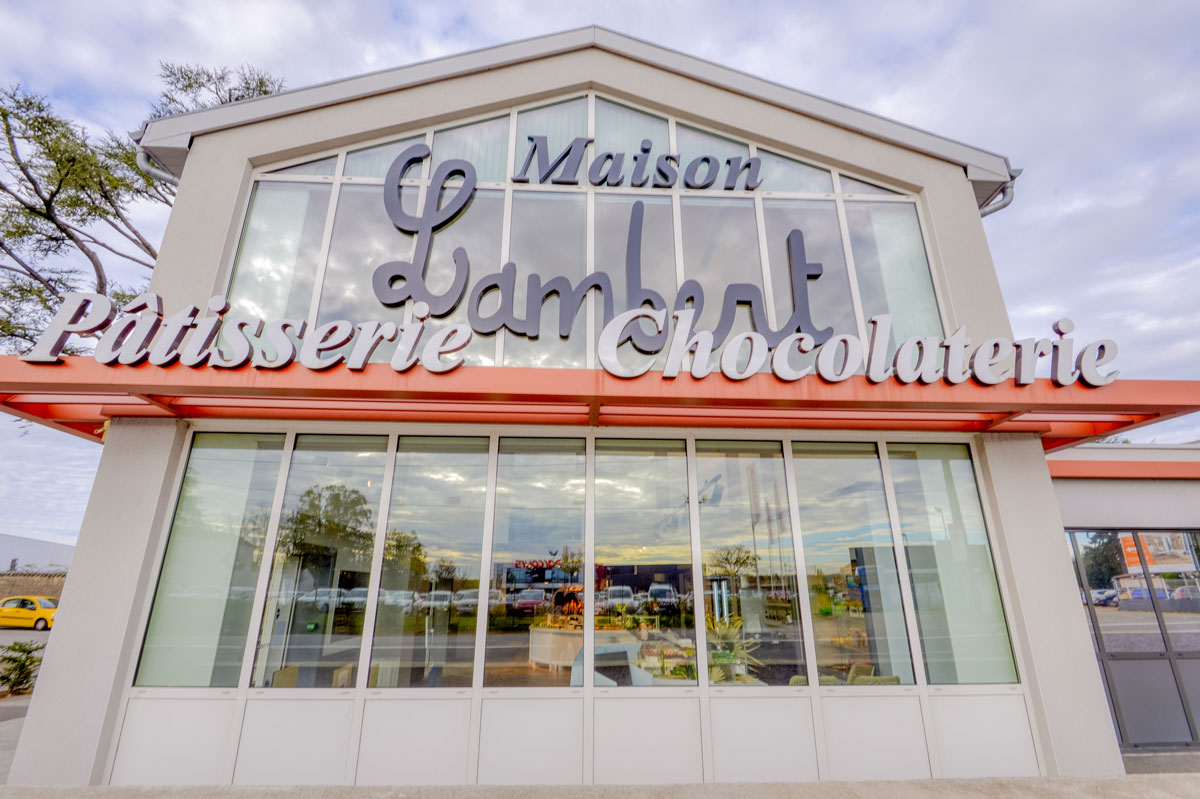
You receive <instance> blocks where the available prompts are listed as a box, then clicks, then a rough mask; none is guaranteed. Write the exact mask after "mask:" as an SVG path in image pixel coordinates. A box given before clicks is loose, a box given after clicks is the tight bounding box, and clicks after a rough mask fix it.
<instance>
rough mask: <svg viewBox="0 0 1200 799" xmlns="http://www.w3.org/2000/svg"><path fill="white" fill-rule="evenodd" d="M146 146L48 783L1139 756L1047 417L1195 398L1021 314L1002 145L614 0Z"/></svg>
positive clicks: (565, 780)
mask: <svg viewBox="0 0 1200 799" xmlns="http://www.w3.org/2000/svg"><path fill="white" fill-rule="evenodd" d="M141 146H142V148H143V150H144V151H145V152H146V153H147V154H148V155H149V156H150V157H152V158H153V159H154V160H155V162H157V163H158V164H159V165H160V166H161V167H163V168H164V169H165V170H167V171H168V172H169V173H172V174H174V175H177V176H178V177H179V179H180V183H179V192H178V197H177V200H176V203H175V207H174V210H173V213H172V216H171V219H170V222H169V225H168V228H167V232H166V235H165V238H164V241H163V244H162V248H161V257H160V259H159V261H158V265H157V267H156V269H155V273H154V277H153V279H152V282H151V285H150V293H148V294H146V295H143V296H142V297H139V298H138V299H137V300H136V301H135V302H134V303H131V304H130V305H129V306H126V308H124V309H120V310H122V313H123V315H120V316H118V315H117V314H116V312H117V310H118V309H112V308H106V307H105V306H104V304H103V302H102V301H101V300H100V299H99V298H87V297H80V298H78V300H77V301H76V304H75V305H72V306H70V307H69V308H68V310H67V311H65V312H64V313H62V314H60V318H57V319H56V320H55V322H54V323H53V325H52V327H53V328H54V329H53V330H51V331H48V333H47V334H46V336H44V337H43V340H42V341H41V342H39V344H38V346H37V347H36V348H35V350H34V352H33V353H31V354H30V355H28V356H25V358H24V359H23V360H22V361H20V362H17V361H16V360H15V359H11V360H9V361H6V362H5V363H4V364H3V370H4V371H3V373H2V375H0V376H2V377H3V380H0V388H3V390H4V392H5V393H6V394H7V396H8V399H7V400H6V401H5V404H4V408H5V410H9V411H11V412H13V413H17V414H18V415H22V416H25V417H27V418H35V419H37V420H38V421H41V422H43V423H46V424H51V425H54V426H57V427H59V428H61V429H65V430H69V431H72V432H76V433H80V434H84V435H93V434H94V433H93V431H94V430H95V429H96V427H97V425H98V423H99V422H101V421H103V422H107V427H106V436H107V437H106V442H105V449H104V455H103V458H102V461H101V464H100V468H99V472H98V475H97V478H96V484H95V486H94V488H93V494H92V499H91V501H90V504H89V507H88V511H87V515H86V517H85V521H84V525H83V529H82V532H81V534H80V538H79V544H78V547H77V554H76V556H75V560H74V563H73V565H72V572H71V576H70V579H69V580H68V583H67V586H66V589H65V593H64V597H63V605H64V608H65V609H66V610H65V611H64V613H62V614H61V615H60V617H59V619H58V623H57V626H56V632H55V635H54V638H53V640H52V641H51V644H50V649H49V651H48V653H47V659H46V663H45V666H44V668H43V672H42V675H41V678H40V683H39V691H38V693H37V695H36V697H35V699H34V701H33V704H32V706H31V709H30V714H29V717H28V720H27V722H26V726H25V731H24V734H23V737H22V740H21V744H20V748H19V750H18V753H17V758H16V762H15V763H14V767H13V771H12V777H11V779H12V781H13V782H14V783H20V784H35V783H47V782H50V783H77V784H163V783H166V784H190V783H195V784H230V783H232V784H393V785H405V784H434V783H449V784H456V783H485V784H496V783H561V784H592V783H654V782H670V783H686V782H704V781H721V782H747V781H800V780H819V779H824V780H838V779H893V778H895V779H901V778H927V777H962V776H1014V775H1027V776H1032V775H1085V774H1086V775H1098V774H1119V773H1122V771H1123V769H1122V764H1121V759H1120V751H1119V748H1118V741H1117V738H1116V736H1115V735H1114V731H1113V729H1114V728H1113V725H1112V723H1111V721H1110V716H1109V713H1108V710H1107V703H1106V701H1105V693H1104V692H1105V688H1104V683H1103V682H1102V679H1101V675H1100V671H1099V669H1098V665H1097V657H1096V652H1095V651H1094V649H1093V646H1092V643H1091V642H1090V640H1089V632H1088V626H1087V613H1086V611H1087V608H1081V606H1080V603H1079V594H1078V587H1077V586H1076V585H1075V584H1074V582H1073V578H1072V573H1071V561H1070V559H1068V558H1064V557H1063V538H1062V535H1063V523H1062V517H1061V516H1060V512H1059V502H1058V500H1057V499H1056V496H1055V492H1054V488H1053V486H1052V483H1051V477H1050V472H1049V470H1048V468H1047V462H1046V458H1045V452H1046V450H1047V449H1054V448H1057V447H1062V446H1066V445H1069V444H1070V443H1072V442H1074V441H1077V440H1080V439H1083V438H1087V437H1091V436H1096V435H1103V434H1104V433H1105V432H1108V431H1111V430H1119V429H1122V428H1124V427H1127V426H1130V425H1133V424H1142V423H1146V422H1148V421H1153V420H1154V419H1156V418H1160V417H1163V416H1166V415H1171V414H1175V413H1180V412H1183V411H1184V410H1187V409H1189V408H1191V407H1192V406H1191V405H1189V403H1193V404H1194V400H1192V399H1188V397H1189V396H1190V395H1189V394H1188V393H1187V392H1186V391H1184V390H1183V389H1182V388H1180V387H1178V386H1173V385H1169V384H1165V383H1164V384H1156V385H1155V386H1153V387H1151V386H1146V385H1142V386H1138V385H1134V384H1132V383H1128V382H1120V381H1118V382H1115V383H1114V382H1112V379H1113V375H1112V373H1111V367H1109V366H1108V365H1107V364H1108V362H1109V361H1110V360H1111V356H1112V355H1113V354H1115V346H1114V345H1112V342H1096V343H1093V344H1090V345H1085V344H1082V343H1081V344H1079V345H1074V344H1073V343H1072V342H1070V340H1069V333H1070V326H1069V324H1066V323H1063V322H1060V323H1059V324H1058V327H1057V328H1056V329H1055V332H1054V333H1053V334H1052V333H1050V325H1049V323H1050V322H1054V321H1055V320H1047V339H1046V340H1045V341H1044V342H1042V341H1033V340H1028V341H1024V342H1012V341H1011V336H1012V333H1011V328H1010V326H1009V323H1008V319H1007V314H1006V312H1005V308H1004V303H1003V300H1002V298H1001V295H1000V289H999V285H998V283H997V280H996V275H995V272H994V269H993V266H992V262H991V258H990V255H989V252H988V246H987V242H986V239H985V236H984V231H983V226H982V223H981V220H980V209H981V207H985V206H988V204H989V203H997V202H1007V200H1008V199H1011V192H1012V180H1013V179H1014V173H1013V170H1011V169H1010V168H1009V165H1008V163H1007V161H1006V160H1005V159H1003V158H1002V157H999V156H995V155H993V154H990V153H986V152H984V151H981V150H978V149H975V148H971V147H968V146H966V145H962V144H959V143H956V142H951V141H948V140H945V139H942V138H939V137H936V136H934V135H932V134H928V133H925V132H922V131H918V130H915V129H912V128H908V127H905V126H903V125H900V124H899V123H895V122H892V121H890V120H885V119H881V118H879V117H874V116H872V115H869V114H866V113H864V112H859V111H854V110H853V109H848V108H846V107H844V106H839V105H837V104H835V103H831V102H828V101H825V100H821V99H819V98H815V97H812V96H810V95H805V94H803V93H800V92H796V91H794V90H790V89H786V88H783V87H780V86H777V85H774V84H769V83H767V82H765V81H761V80H758V79H756V78H752V77H750V76H747V75H743V74H741V73H737V72H734V71H731V70H727V69H724V68H721V67H717V66H715V65H712V64H708V63H705V62H702V61H699V60H697V59H693V58H690V57H688V56H684V55H680V54H678V53H674V52H670V51H666V50H662V49H660V48H657V47H654V46H653V45H649V44H646V43H644V42H640V41H637V40H633V39H629V38H626V37H623V36H620V35H618V34H614V33H611V32H609V31H604V30H599V29H586V30H582V31H574V32H570V33H566V34H559V35H556V36H550V37H544V38H541V39H536V40H530V41H527V42H519V43H515V44H511V45H505V46H502V47H498V48H492V49H490V50H486V51H480V52H477V53H469V54H465V55H462V56H455V57H452V58H447V59H441V60H439V61H435V62H429V63H426V64H418V65H414V66H410V67H405V68H402V69H398V70H390V71H387V72H382V73H376V74H373V75H367V76H362V77H359V78H353V79H349V80H346V81H339V82H335V83H331V84H325V85H322V86H317V87H312V88H309V89H303V90H299V91H295V92H289V93H285V94H282V95H277V96H274V97H270V98H264V99H262V100H257V101H253V102H249V103H243V104H237V105H234V106H228V107H223V108H218V109H213V110H210V111H204V112H198V113H194V114H188V115H183V116H180V117H173V118H168V119H164V120H158V121H155V122H153V123H151V124H150V125H149V126H148V127H147V129H146V130H145V131H143V133H142V136H141ZM1000 198H1003V199H1000ZM964 328H965V332H964V331H963V329H964ZM86 330H92V331H95V332H96V333H97V335H98V336H99V344H98V345H97V351H96V355H95V356H94V357H87V358H83V357H75V358H67V359H65V360H64V359H62V358H60V357H59V353H58V352H57V351H56V350H55V346H56V343H57V347H59V348H61V345H62V342H63V341H65V340H66V338H67V336H68V335H69V334H71V333H72V332H85V331H86ZM968 337H969V338H968ZM972 342H974V343H973V344H972ZM1071 346H1076V347H1077V350H1076V351H1072V350H1071V349H1070V347H1071ZM1039 359H1041V360H1044V361H1052V363H1051V364H1050V365H1051V369H1052V372H1053V375H1052V379H1046V378H1036V379H1035V377H1034V367H1035V365H1036V363H1037V362H1038V361H1039ZM1152 389H1153V390H1152ZM47 395H52V396H53V397H54V400H53V401H52V402H47V401H46V400H45V397H46V396H47ZM39 400H40V401H39ZM51 742H53V746H50V745H49V744H50V743H51ZM67 753H69V754H67Z"/></svg>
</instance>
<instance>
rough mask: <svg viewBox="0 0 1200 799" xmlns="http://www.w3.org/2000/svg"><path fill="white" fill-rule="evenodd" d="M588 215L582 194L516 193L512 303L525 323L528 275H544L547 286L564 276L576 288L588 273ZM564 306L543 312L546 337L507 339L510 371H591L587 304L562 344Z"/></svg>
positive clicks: (554, 303)
mask: <svg viewBox="0 0 1200 799" xmlns="http://www.w3.org/2000/svg"><path fill="white" fill-rule="evenodd" d="M586 211H587V198H586V197H585V196H584V195H583V194H549V193H546V192H532V191H517V192H513V207H512V233H511V237H510V243H509V253H508V260H510V261H512V262H513V263H515V264H516V265H517V285H516V291H515V295H516V299H515V301H514V303H513V307H514V314H515V315H516V316H518V317H520V318H524V317H525V297H526V293H527V291H526V289H527V287H528V286H527V283H526V281H527V279H528V277H529V275H531V274H537V275H540V276H541V278H542V284H543V285H544V284H545V283H547V282H549V281H550V280H551V279H552V278H555V277H558V276H560V275H561V276H564V277H566V278H567V279H568V280H570V281H571V286H572V287H574V286H576V285H578V283H579V281H580V280H581V279H582V278H583V276H584V273H585V272H586V271H587V249H586V236H585V232H586V231H585V217H586ZM561 303H562V300H561V299H560V298H558V297H557V296H555V297H552V298H551V299H549V300H548V301H546V303H545V304H544V305H542V306H541V331H540V334H539V337H538V338H537V339H528V338H525V337H523V336H514V335H513V334H512V333H506V334H505V339H504V365H505V366H537V367H553V366H558V367H573V368H576V369H582V368H584V367H585V366H587V341H586V338H587V336H586V334H585V331H586V330H587V313H586V304H584V303H581V304H580V305H579V308H578V311H579V312H578V313H577V314H575V317H574V319H575V322H574V326H573V327H572V328H571V337H570V339H569V340H563V339H562V338H560V337H559V335H558V322H559V313H560V312H559V306H560V305H561ZM571 310H572V311H574V310H575V309H574V308H572V309H571Z"/></svg>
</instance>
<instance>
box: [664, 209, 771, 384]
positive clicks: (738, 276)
mask: <svg viewBox="0 0 1200 799" xmlns="http://www.w3.org/2000/svg"><path fill="white" fill-rule="evenodd" d="M680 212H681V215H682V216H681V224H682V225H683V273H684V277H685V279H689V280H696V281H698V282H699V283H700V286H701V287H702V288H703V289H704V310H703V311H702V312H701V313H700V315H699V316H698V317H697V319H696V329H697V330H713V331H715V330H716V329H717V323H718V322H719V321H720V319H721V314H722V310H723V305H724V297H725V287H726V286H728V285H729V284H730V283H748V284H750V285H752V286H754V287H755V288H757V289H758V291H759V294H760V295H761V294H762V264H761V263H760V256H759V250H758V227H757V224H756V222H755V220H754V201H753V200H750V199H733V198H725V197H722V198H715V197H714V198H708V197H694V196H693V197H684V198H683V199H682V200H681V201H680ZM763 313H764V314H765V313H766V308H765V306H764V308H763ZM753 329H754V327H753V325H752V324H751V322H750V314H749V312H748V311H747V310H746V308H745V306H742V305H739V306H738V308H737V312H736V314H735V316H734V322H733V326H732V328H731V329H730V331H729V333H730V335H732V334H734V333H742V332H745V331H747V330H753ZM721 343H722V342H720V341H714V347H713V349H714V352H713V357H712V360H711V361H710V365H711V366H712V367H713V368H719V367H718V363H719V354H720V353H719V350H718V349H717V348H718V347H719V346H720V344H721ZM744 349H747V350H748V349H749V348H744ZM744 357H745V356H744V355H743V360H744ZM739 365H742V364H739Z"/></svg>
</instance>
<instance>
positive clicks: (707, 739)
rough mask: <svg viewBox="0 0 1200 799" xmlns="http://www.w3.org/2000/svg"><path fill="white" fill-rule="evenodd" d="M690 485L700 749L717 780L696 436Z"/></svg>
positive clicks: (689, 448)
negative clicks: (706, 626) (709, 685)
mask: <svg viewBox="0 0 1200 799" xmlns="http://www.w3.org/2000/svg"><path fill="white" fill-rule="evenodd" d="M685 446H686V455H685V461H686V467H687V486H688V528H689V530H690V533H691V540H692V620H693V623H694V624H695V626H696V687H697V689H698V690H697V692H696V693H697V694H698V696H699V699H700V747H701V748H700V752H701V760H702V761H703V764H704V781H705V782H713V781H714V779H715V778H714V760H713V757H714V753H713V729H712V712H711V709H710V708H709V706H708V702H709V697H708V633H707V631H706V630H705V626H704V625H705V621H704V619H705V618H706V612H705V609H704V561H703V558H704V554H703V550H702V548H701V546H700V496H699V493H700V488H699V481H698V480H697V478H696V437H695V436H693V435H689V436H688V437H687V439H686V442H685Z"/></svg>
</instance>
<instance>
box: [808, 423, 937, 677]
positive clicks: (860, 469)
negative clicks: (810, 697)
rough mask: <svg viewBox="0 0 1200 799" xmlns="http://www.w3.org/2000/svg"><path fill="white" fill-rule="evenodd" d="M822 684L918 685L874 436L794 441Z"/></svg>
mask: <svg viewBox="0 0 1200 799" xmlns="http://www.w3.org/2000/svg"><path fill="white" fill-rule="evenodd" d="M792 455H793V457H794V463H795V467H796V495H797V498H798V503H799V506H800V530H801V541H802V542H803V544H804V563H805V569H806V570H807V572H808V575H807V577H808V594H809V601H810V602H811V604H812V614H813V635H814V637H815V639H816V645H817V671H818V675H819V681H820V684H821V685H841V684H850V685H912V684H913V668H912V656H911V655H910V654H909V649H908V635H907V628H906V627H905V622H904V609H903V605H902V603H901V599H900V578H899V574H898V572H897V569H896V554H895V551H894V548H893V543H892V532H891V523H890V521H889V519H888V513H887V501H886V499H885V498H884V492H883V472H882V470H881V469H880V465H879V454H878V451H877V450H876V449H875V445H874V444H868V443H861V444H860V443H832V442H831V443H824V442H821V443H817V442H811V443H805V442H797V443H795V444H793V445H792Z"/></svg>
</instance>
